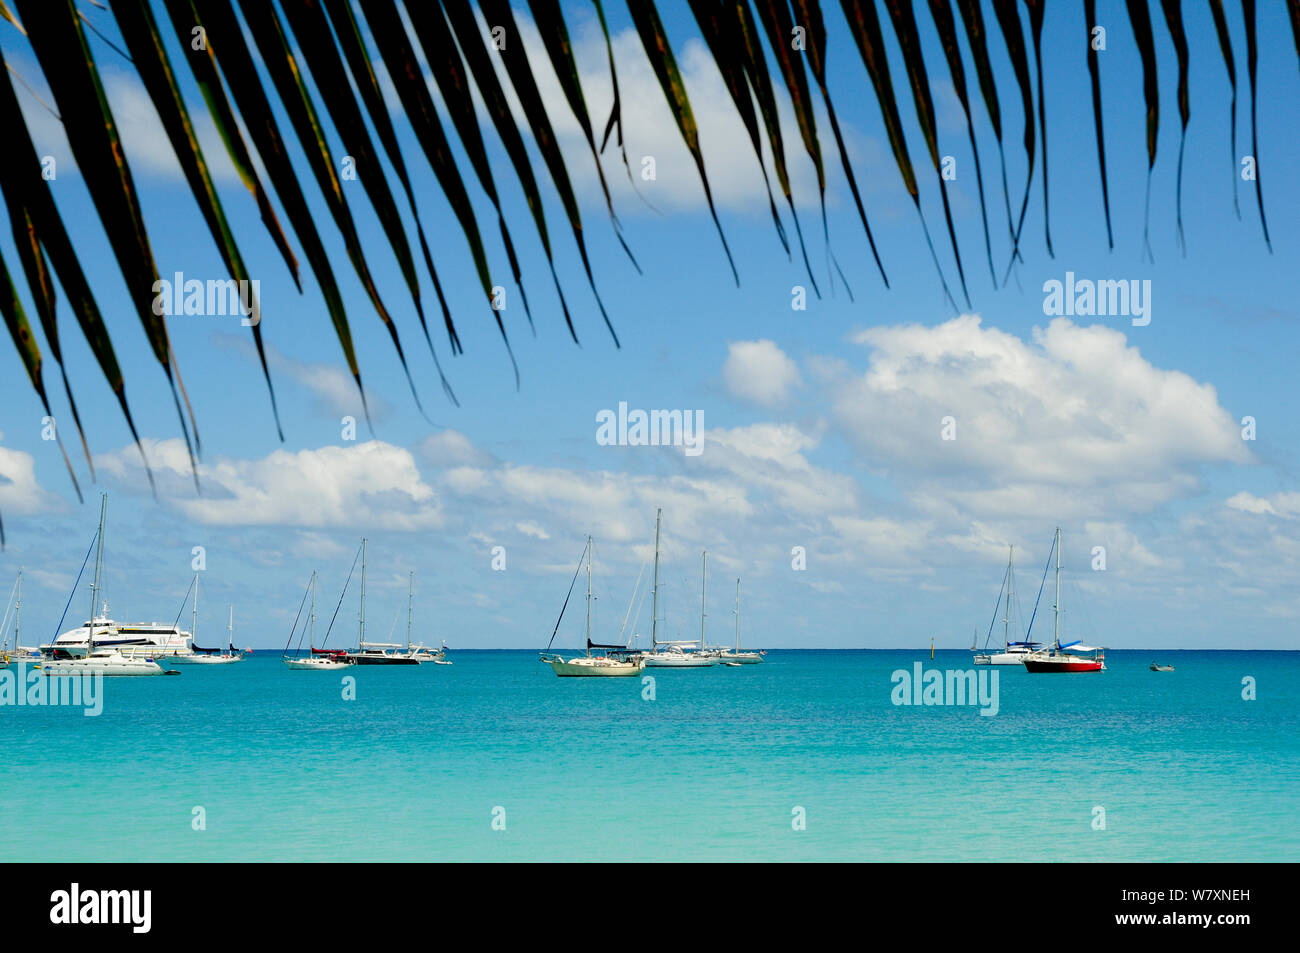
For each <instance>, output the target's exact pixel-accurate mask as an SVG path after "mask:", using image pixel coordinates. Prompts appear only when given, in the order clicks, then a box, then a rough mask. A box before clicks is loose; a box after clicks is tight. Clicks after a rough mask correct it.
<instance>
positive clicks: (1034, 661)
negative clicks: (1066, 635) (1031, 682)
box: [1024, 526, 1106, 672]
mask: <svg viewBox="0 0 1300 953" xmlns="http://www.w3.org/2000/svg"><path fill="white" fill-rule="evenodd" d="M1052 549H1053V551H1054V552H1055V554H1056V604H1055V605H1053V606H1052V644H1051V646H1049V647H1048V648H1045V649H1039V650H1038V651H1036V652H1031V653H1029V654H1028V655H1026V656H1025V659H1024V662H1025V670H1026V671H1028V672H1100V671H1104V670H1105V668H1106V656H1105V650H1104V649H1101V648H1098V647H1097V646H1092V645H1084V644H1083V643H1082V642H1080V641H1078V640H1075V641H1074V642H1066V643H1065V644H1064V645H1062V644H1061V611H1062V610H1061V528H1060V527H1059V526H1058V527H1057V528H1056V538H1055V539H1054V540H1053V541H1052ZM1049 558H1050V557H1049ZM1049 565H1050V564H1049Z"/></svg>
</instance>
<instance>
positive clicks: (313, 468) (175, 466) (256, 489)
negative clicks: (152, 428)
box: [96, 439, 443, 531]
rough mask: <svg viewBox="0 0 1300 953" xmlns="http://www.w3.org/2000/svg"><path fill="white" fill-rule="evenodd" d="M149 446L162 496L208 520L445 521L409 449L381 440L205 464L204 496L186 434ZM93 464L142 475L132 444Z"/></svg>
mask: <svg viewBox="0 0 1300 953" xmlns="http://www.w3.org/2000/svg"><path fill="white" fill-rule="evenodd" d="M144 445H145V451H146V453H147V454H148V456H149V462H150V464H151V466H152V467H153V470H154V473H155V475H156V476H157V478H158V485H159V495H160V496H161V497H163V498H164V499H165V501H166V502H167V503H168V504H170V505H171V506H174V507H175V508H176V509H178V510H180V511H181V513H182V514H184V515H185V516H186V517H188V518H189V519H192V520H193V521H194V522H196V523H200V524H203V525H218V526H258V525H264V526H299V527H312V528H319V527H356V528H358V529H366V528H368V527H374V528H377V529H391V530H401V531H415V530H420V529H430V528H434V527H437V526H440V525H442V522H443V514H442V510H441V507H440V505H439V502H438V497H437V494H436V493H435V492H434V490H433V488H432V487H430V486H429V485H428V484H426V483H425V482H424V480H423V478H422V477H421V475H420V471H419V469H418V468H417V467H416V464H415V458H414V457H413V456H412V455H411V453H410V451H408V450H405V449H403V448H401V447H395V446H392V445H391V444H387V443H382V442H380V441H377V440H372V441H370V442H368V443H359V444H355V445H351V446H346V447H321V448H319V449H317V450H299V451H297V452H290V451H287V450H276V451H274V452H273V453H271V454H270V455H268V456H266V457H262V458H261V459H257V460H235V459H229V458H225V459H221V458H218V459H217V460H216V461H215V462H212V463H200V464H199V468H198V469H199V481H200V485H201V487H202V495H201V496H195V495H194V494H193V491H192V489H190V488H189V487H190V485H191V484H190V463H189V457H188V455H187V453H186V450H185V444H184V443H183V442H182V441H181V440H179V439H170V440H163V441H152V440H146V441H144ZM96 465H97V466H98V467H99V468H100V470H101V471H102V472H103V473H105V474H109V475H112V476H116V477H118V478H119V479H124V480H131V481H138V480H139V477H140V463H139V457H138V455H137V454H136V452H135V449H134V447H131V448H126V449H123V450H120V451H117V452H115V453H112V454H108V455H105V456H103V457H97V458H96Z"/></svg>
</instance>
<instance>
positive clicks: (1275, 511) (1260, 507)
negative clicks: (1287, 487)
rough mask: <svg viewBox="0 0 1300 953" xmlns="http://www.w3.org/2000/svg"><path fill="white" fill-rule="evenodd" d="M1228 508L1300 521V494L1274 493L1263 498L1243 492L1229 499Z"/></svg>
mask: <svg viewBox="0 0 1300 953" xmlns="http://www.w3.org/2000/svg"><path fill="white" fill-rule="evenodd" d="M1227 506H1228V508H1229V509H1234V510H1240V511H1241V512H1243V513H1253V514H1255V515H1257V516H1264V515H1267V516H1278V517H1282V518H1283V519H1300V493H1274V494H1273V495H1272V496H1268V497H1261V496H1255V494H1253V493H1247V492H1246V491H1245V490H1242V491H1241V492H1240V493H1237V494H1235V495H1233V496H1231V497H1229V498H1228V501H1227Z"/></svg>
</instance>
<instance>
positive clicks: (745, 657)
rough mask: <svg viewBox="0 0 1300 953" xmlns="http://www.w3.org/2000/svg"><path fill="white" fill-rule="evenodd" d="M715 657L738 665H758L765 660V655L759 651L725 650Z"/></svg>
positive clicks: (723, 661)
mask: <svg viewBox="0 0 1300 953" xmlns="http://www.w3.org/2000/svg"><path fill="white" fill-rule="evenodd" d="M715 658H717V660H718V661H719V662H722V663H723V664H736V665H758V664H760V663H761V662H762V661H763V657H762V656H761V655H759V654H758V653H757V652H723V653H722V654H720V655H717V656H715Z"/></svg>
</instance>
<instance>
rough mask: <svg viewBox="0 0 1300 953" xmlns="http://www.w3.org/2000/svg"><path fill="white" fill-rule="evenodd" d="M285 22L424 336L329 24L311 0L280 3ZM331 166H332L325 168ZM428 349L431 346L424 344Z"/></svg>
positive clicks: (390, 211)
mask: <svg viewBox="0 0 1300 953" xmlns="http://www.w3.org/2000/svg"><path fill="white" fill-rule="evenodd" d="M281 6H282V8H283V9H284V13H285V18H286V19H287V20H288V21H289V26H290V27H291V28H292V30H293V32H294V35H295V36H296V37H297V39H298V49H300V50H301V51H302V54H303V57H304V58H305V59H306V61H307V66H308V68H309V69H310V70H311V73H312V78H313V79H314V80H315V83H316V89H317V91H318V92H319V93H320V97H321V99H322V101H323V102H324V103H325V107H326V109H327V110H328V112H329V116H330V119H331V120H332V121H333V123H334V128H335V129H336V130H337V131H338V133H339V137H340V138H341V139H342V140H343V147H344V148H345V149H346V150H347V152H348V154H349V155H350V156H352V158H353V161H354V162H355V163H356V170H357V178H358V179H359V180H360V182H361V186H362V188H363V189H365V192H366V197H367V198H369V199H370V205H371V207H372V208H373V209H374V210H375V216H376V217H377V218H378V219H379V224H380V227H381V228H383V230H384V235H385V237H387V239H388V245H389V247H390V248H391V249H392V250H393V255H394V257H396V259H397V264H398V267H399V268H400V269H401V271H402V278H403V279H404V280H405V281H406V287H407V290H408V291H409V292H410V294H411V301H412V302H413V303H414V304H415V312H416V314H417V316H418V317H419V319H420V327H421V328H424V329H425V335H426V338H427V336H428V331H427V329H428V323H427V321H426V319H425V315H424V305H423V302H422V300H421V297H420V279H419V277H418V276H417V275H416V273H415V259H414V257H413V256H412V255H411V247H410V245H409V244H408V243H407V241H406V231H405V229H404V228H403V227H402V217H401V215H400V214H399V213H398V211H397V203H396V202H395V201H394V200H393V193H392V192H391V191H390V190H389V188H388V180H387V176H386V175H385V174H384V170H383V167H382V166H381V165H380V163H379V156H378V154H377V153H376V152H375V148H374V146H373V145H372V143H371V141H370V134H369V132H367V131H366V121H365V119H364V118H363V117H362V115H361V110H360V108H359V107H358V106H357V102H356V99H355V98H354V97H353V95H352V86H351V84H350V83H349V82H348V74H347V70H346V68H345V67H344V65H343V61H342V59H341V58H340V57H339V52H338V48H337V47H336V46H335V45H334V41H333V38H332V36H331V34H330V27H329V21H328V20H327V19H326V18H325V13H324V11H323V10H322V9H321V7H320V4H319V3H318V2H317V0H282V3H281ZM331 168H332V166H331ZM429 348H430V350H431V351H432V349H433V342H432V341H430V342H429ZM434 364H435V366H436V367H437V369H438V377H439V379H440V380H441V382H442V387H443V391H444V393H446V394H447V395H448V396H449V397H450V398H451V399H452V400H453V402H454V399H455V395H454V394H453V393H452V391H451V385H450V384H449V383H448V381H447V378H446V376H445V375H443V373H442V365H441V364H440V363H439V362H438V359H437V354H434Z"/></svg>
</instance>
